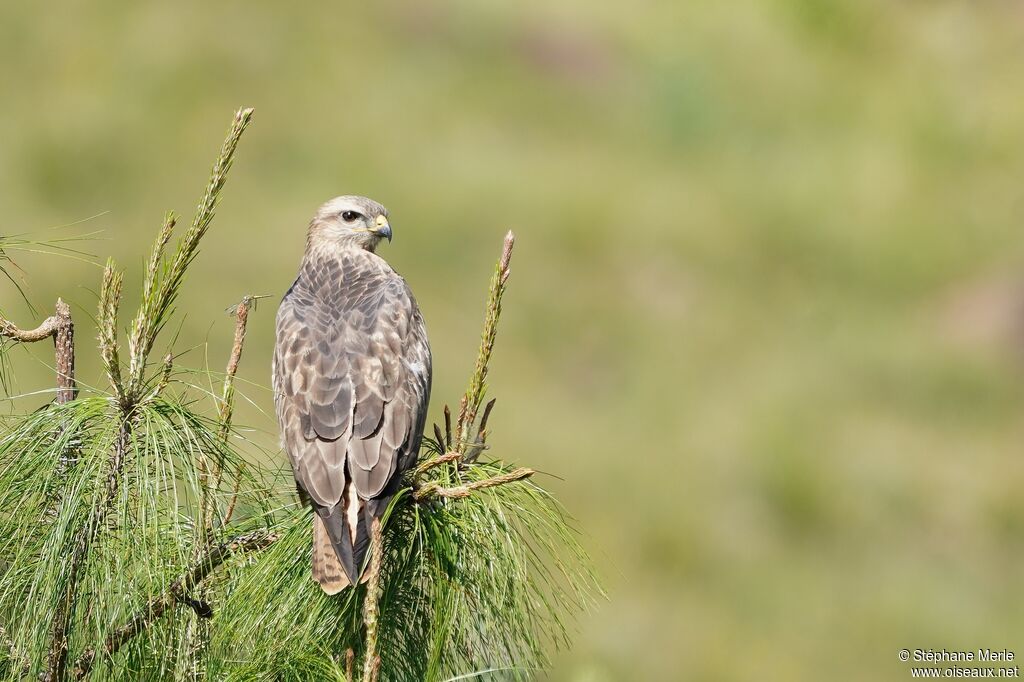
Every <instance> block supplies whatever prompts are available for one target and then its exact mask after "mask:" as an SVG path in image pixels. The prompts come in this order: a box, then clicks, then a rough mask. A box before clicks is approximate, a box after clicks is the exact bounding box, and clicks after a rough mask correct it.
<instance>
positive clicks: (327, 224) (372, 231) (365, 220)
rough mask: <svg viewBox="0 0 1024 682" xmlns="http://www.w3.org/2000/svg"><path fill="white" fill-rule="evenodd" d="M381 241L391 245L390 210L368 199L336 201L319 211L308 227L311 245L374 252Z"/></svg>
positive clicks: (350, 197)
mask: <svg viewBox="0 0 1024 682" xmlns="http://www.w3.org/2000/svg"><path fill="white" fill-rule="evenodd" d="M381 239H387V240H388V241H389V242H390V241H391V224H390V223H389V222H388V210H387V209H386V208H384V207H383V206H381V205H380V204H378V203H377V202H376V201H374V200H373V199H367V198H366V197H356V196H343V197H335V198H333V199H331V200H330V201H328V202H327V203H326V204H324V205H323V206H321V207H320V208H319V210H317V212H316V215H315V216H313V220H312V222H310V224H309V240H310V243H311V244H313V243H319V244H333V245H336V246H341V247H347V248H358V249H365V250H367V251H373V250H374V249H376V248H377V244H379V243H380V240H381Z"/></svg>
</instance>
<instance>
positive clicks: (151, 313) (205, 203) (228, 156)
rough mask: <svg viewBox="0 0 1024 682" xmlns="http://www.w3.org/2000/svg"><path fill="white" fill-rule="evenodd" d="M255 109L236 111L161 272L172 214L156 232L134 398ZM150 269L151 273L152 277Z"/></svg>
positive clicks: (135, 345)
mask: <svg viewBox="0 0 1024 682" xmlns="http://www.w3.org/2000/svg"><path fill="white" fill-rule="evenodd" d="M252 112H253V110H252V109H239V110H238V112H237V113H236V114H235V118H234V120H233V121H232V124H231V128H230V130H229V131H228V135H227V138H226V139H225V140H224V144H223V146H222V147H221V150H220V155H219V156H218V157H217V160H216V162H214V164H213V170H212V172H211V173H210V181H209V183H208V184H207V186H206V192H205V193H204V194H203V197H202V199H201V200H200V201H199V206H198V208H197V209H196V215H195V218H194V219H193V222H192V225H191V227H189V229H188V230H187V231H186V232H185V234H184V235H183V236H182V238H181V240H180V241H179V242H178V248H177V251H176V252H175V254H174V258H173V259H172V260H171V261H170V262H169V263H165V264H164V266H163V268H162V272H159V273H158V271H160V270H161V268H159V267H157V265H156V263H157V262H158V261H162V254H163V247H164V244H166V242H167V241H168V240H169V239H170V232H171V230H172V229H173V227H174V218H173V216H169V217H168V220H167V221H166V222H165V223H164V228H163V230H161V232H160V234H159V235H158V236H157V242H156V244H155V246H154V248H153V255H152V257H151V260H150V267H149V268H147V282H148V283H149V288H148V289H147V292H148V293H149V296H148V297H147V298H146V299H145V300H143V303H142V305H141V306H140V307H139V312H138V315H137V316H136V318H135V325H134V327H133V333H132V338H131V343H130V346H129V351H130V356H131V357H130V363H129V374H128V376H129V378H128V385H127V387H126V389H127V391H128V394H129V396H131V397H132V398H135V397H137V395H138V394H139V392H140V391H141V390H142V387H143V385H144V382H145V371H146V360H147V359H148V357H149V351H150V350H151V349H152V347H153V342H154V341H155V340H156V337H157V334H159V333H160V330H161V329H162V328H163V326H164V323H165V322H166V321H167V317H168V314H169V313H170V311H171V308H172V307H173V304H174V301H175V299H176V298H177V295H178V290H179V289H180V288H181V283H182V280H183V278H184V276H185V271H186V270H187V269H188V266H189V265H191V263H192V261H193V260H194V259H195V257H196V255H197V254H198V252H199V242H200V241H201V240H202V238H203V236H204V235H205V234H206V231H207V230H208V229H209V227H210V223H211V221H212V220H213V215H214V213H215V211H216V208H217V203H218V202H219V201H220V193H221V190H223V189H224V183H225V181H226V180H227V174H228V171H229V170H230V169H231V164H232V162H233V160H234V156H235V150H236V149H237V148H238V141H239V140H240V139H241V137H242V133H244V132H245V129H246V128H247V127H248V125H249V122H250V121H251V120H252ZM151 273H152V277H150V275H151ZM150 280H151V281H150Z"/></svg>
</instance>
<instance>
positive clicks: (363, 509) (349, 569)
mask: <svg viewBox="0 0 1024 682" xmlns="http://www.w3.org/2000/svg"><path fill="white" fill-rule="evenodd" d="M370 509H371V506H369V505H368V503H367V502H366V501H364V500H363V499H361V498H360V497H359V495H357V494H356V491H355V487H354V485H353V484H352V483H349V486H348V489H347V490H345V492H344V494H343V495H342V498H341V501H340V502H339V503H338V504H337V505H336V506H335V507H334V508H333V509H331V510H330V512H328V511H327V510H326V509H324V508H322V507H320V508H317V510H316V513H315V514H314V516H315V517H316V519H317V522H318V523H319V524H320V527H321V528H322V530H323V532H324V534H325V536H326V538H325V540H323V542H324V546H325V547H330V548H332V549H331V554H333V558H334V560H335V561H336V562H337V564H338V565H340V567H341V570H342V571H344V573H345V577H346V580H345V582H344V584H342V585H341V587H338V588H337V589H338V590H341V589H343V588H344V587H346V586H348V585H354V584H356V583H359V582H366V580H367V579H368V576H366V575H363V569H364V568H365V566H364V563H365V562H366V555H367V553H368V550H369V549H370V533H369V528H370V523H372V520H373V519H372V514H371V512H370ZM317 546H318V545H317V543H316V538H315V537H314V568H313V579H314V580H316V581H317V582H319V583H320V586H321V587H323V588H324V591H325V592H327V593H328V594H335V593H336V592H330V591H328V589H327V587H325V586H324V582H323V581H322V580H320V578H318V577H317V575H318V574H317V569H316V565H315V561H316V549H315V548H316V547H317ZM360 576H362V580H360Z"/></svg>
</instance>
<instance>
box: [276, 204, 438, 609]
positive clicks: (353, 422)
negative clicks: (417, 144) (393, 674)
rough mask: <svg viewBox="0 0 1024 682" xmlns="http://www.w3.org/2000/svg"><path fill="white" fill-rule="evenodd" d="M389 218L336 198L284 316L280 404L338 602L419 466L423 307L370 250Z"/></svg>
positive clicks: (324, 577)
mask: <svg viewBox="0 0 1024 682" xmlns="http://www.w3.org/2000/svg"><path fill="white" fill-rule="evenodd" d="M382 237H387V238H388V240H389V241H390V239H391V227H390V225H389V224H388V221H387V211H386V210H385V209H384V207H383V206H381V205H380V204H378V203H376V202H374V201H371V200H369V199H365V198H363V197H337V198H336V199H332V200H331V201H329V202H327V203H326V204H324V205H323V206H321V207H320V210H319V211H318V212H317V214H316V216H315V217H314V218H313V221H312V222H311V223H310V227H309V234H308V237H307V241H306V253H305V255H304V257H303V259H302V265H301V267H300V268H299V274H298V277H297V278H296V280H295V283H294V284H292V286H291V288H290V289H289V290H288V293H287V294H285V297H284V300H283V301H282V302H281V307H280V308H279V309H278V312H277V341H276V346H275V351H274V369H273V375H274V402H275V406H276V408H277V418H278V423H279V425H280V428H281V440H282V445H283V447H284V449H285V450H286V451H287V453H288V457H289V459H290V460H291V464H292V470H293V472H294V474H295V481H296V484H297V485H298V488H299V492H300V495H302V496H303V498H304V499H306V500H308V501H309V503H310V504H311V505H312V507H313V509H314V511H315V513H316V518H314V522H313V523H314V533H313V536H314V542H313V558H312V559H313V561H312V566H313V578H314V580H316V581H317V582H319V583H320V585H321V587H322V588H323V589H324V591H325V592H327V593H329V594H334V593H336V592H338V591H340V590H341V589H343V588H344V587H345V586H347V585H348V584H350V583H355V582H356V581H357V580H358V579H359V575H360V573H361V572H362V567H363V559H364V558H365V556H366V551H367V547H368V542H369V533H368V531H369V528H370V526H371V523H372V519H373V518H374V517H378V516H380V515H381V514H383V512H384V510H385V509H386V507H387V503H388V501H389V500H390V499H391V497H392V496H393V495H394V493H395V492H396V490H397V488H398V485H399V483H400V479H401V475H402V472H404V471H405V470H407V469H408V468H410V467H411V466H413V465H414V464H415V461H416V455H417V452H418V449H419V444H420V440H421V438H422V435H423V424H424V421H425V420H426V410H427V403H428V401H429V398H430V381H431V359H430V346H429V344H428V342H427V333H426V329H425V327H424V324H423V318H422V316H421V315H420V311H419V307H418V306H417V305H416V301H415V299H414V298H413V296H412V292H411V291H410V290H409V287H408V285H407V284H406V282H405V280H404V279H403V278H402V277H401V276H400V275H398V274H397V273H396V272H395V271H394V270H393V269H392V268H391V266H389V265H388V264H387V263H386V262H385V261H384V260H383V259H382V258H381V257H380V256H378V255H376V254H375V253H374V249H375V248H376V246H377V244H378V243H379V241H380V239H381V238H382Z"/></svg>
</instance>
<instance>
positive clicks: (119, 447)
mask: <svg viewBox="0 0 1024 682" xmlns="http://www.w3.org/2000/svg"><path fill="white" fill-rule="evenodd" d="M131 437H132V422H131V421H130V420H125V421H123V422H122V423H121V426H120V427H119V428H118V433H117V439H116V440H115V443H114V447H113V449H112V452H111V457H110V465H109V471H108V473H107V483H106V486H105V489H104V491H103V495H102V498H101V499H100V501H99V503H98V504H97V506H96V507H94V508H93V511H92V514H91V515H90V516H89V520H88V521H87V522H86V524H85V527H84V528H83V529H82V531H81V533H80V534H79V536H78V541H77V542H76V544H75V547H74V549H73V550H72V552H71V557H70V559H69V565H68V573H67V582H66V584H65V588H64V594H63V596H62V597H61V600H60V602H59V603H58V604H57V610H56V613H55V614H54V617H53V622H52V623H51V627H50V651H49V654H48V655H47V670H46V672H44V673H42V674H40V680H41V681H42V682H62V680H64V678H65V674H66V671H67V657H68V636H69V634H70V628H71V623H72V621H73V620H74V616H75V608H76V606H77V604H78V596H79V590H78V586H79V583H80V582H81V579H82V571H83V569H84V568H85V564H86V560H87V559H88V556H89V551H90V549H91V548H92V543H93V542H94V541H95V540H96V536H97V535H98V534H99V531H100V528H102V527H103V525H104V523H105V522H106V519H107V514H108V512H109V511H110V507H111V504H112V503H113V501H114V498H115V497H116V496H117V490H118V485H119V483H120V478H121V468H122V467H123V466H124V461H125V457H126V455H127V453H128V449H129V447H130V443H131Z"/></svg>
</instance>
